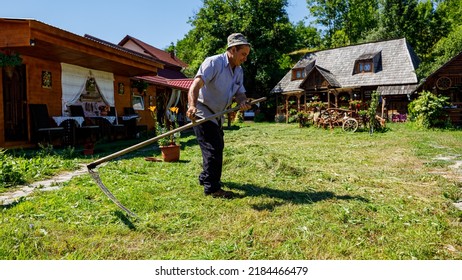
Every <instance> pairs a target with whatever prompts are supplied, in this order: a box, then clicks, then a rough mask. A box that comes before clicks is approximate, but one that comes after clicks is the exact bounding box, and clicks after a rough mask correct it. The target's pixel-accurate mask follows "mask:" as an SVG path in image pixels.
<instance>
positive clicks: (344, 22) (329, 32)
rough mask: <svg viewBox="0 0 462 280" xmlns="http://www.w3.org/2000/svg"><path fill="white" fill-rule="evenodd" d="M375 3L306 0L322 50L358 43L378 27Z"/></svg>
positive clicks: (343, 0) (357, 0)
mask: <svg viewBox="0 0 462 280" xmlns="http://www.w3.org/2000/svg"><path fill="white" fill-rule="evenodd" d="M377 1H378V0H306V2H307V5H308V7H309V10H310V13H311V15H312V16H313V17H315V20H314V23H315V24H317V25H320V26H322V27H323V30H324V41H325V42H324V43H325V45H326V47H329V48H330V47H338V46H345V45H349V44H354V43H358V42H360V41H361V40H362V38H363V36H364V34H366V33H367V32H369V31H370V30H372V29H374V28H376V26H377V25H378V22H377V18H378V2H377Z"/></svg>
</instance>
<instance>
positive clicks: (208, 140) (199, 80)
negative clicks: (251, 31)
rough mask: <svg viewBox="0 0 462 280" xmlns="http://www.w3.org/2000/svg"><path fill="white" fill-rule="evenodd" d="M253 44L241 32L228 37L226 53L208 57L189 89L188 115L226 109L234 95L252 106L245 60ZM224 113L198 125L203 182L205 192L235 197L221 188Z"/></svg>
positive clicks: (194, 115)
mask: <svg viewBox="0 0 462 280" xmlns="http://www.w3.org/2000/svg"><path fill="white" fill-rule="evenodd" d="M249 53H250V44H249V43H248V42H247V39H246V38H245V37H244V35H242V34H241V33H233V34H231V35H230V36H229V37H228V47H227V50H226V52H225V53H223V54H218V55H214V56H211V57H208V58H206V59H205V60H204V62H202V64H201V66H200V68H199V70H198V71H197V74H196V76H195V78H194V81H193V83H192V85H191V87H190V88H189V93H188V105H189V108H188V111H187V112H186V115H187V117H188V118H190V119H192V120H193V121H194V119H195V117H196V116H198V117H207V116H210V115H213V114H215V113H219V112H221V111H223V110H225V109H226V108H227V107H228V106H229V105H231V103H232V102H233V99H235V100H236V102H237V103H238V104H239V106H240V110H242V111H245V110H248V109H250V106H249V105H248V104H247V103H246V101H247V97H246V95H245V88H244V72H243V70H242V67H241V64H242V63H244V62H245V61H246V60H247V57H248V55H249ZM222 121H223V120H222V117H220V118H218V119H214V120H211V121H207V122H204V123H202V124H200V125H198V126H195V127H194V133H195V134H196V138H197V141H198V142H199V146H200V148H201V151H202V161H203V170H202V172H201V174H200V175H199V183H200V184H201V185H203V186H204V194H206V195H211V196H212V197H220V198H228V199H229V198H232V197H233V195H234V193H233V192H231V191H224V190H223V189H222V188H221V174H222V168H223V148H224V139H223V130H222Z"/></svg>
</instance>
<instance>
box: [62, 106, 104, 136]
mask: <svg viewBox="0 0 462 280" xmlns="http://www.w3.org/2000/svg"><path fill="white" fill-rule="evenodd" d="M68 108H69V112H70V113H71V116H72V117H83V118H84V119H85V121H84V123H83V125H82V126H81V127H77V128H76V135H77V142H78V143H79V144H87V143H90V142H91V143H94V142H96V141H97V140H98V138H99V137H100V135H99V133H100V129H99V126H98V125H95V124H94V122H93V121H92V120H91V119H90V118H87V117H85V113H84V111H83V107H82V105H69V106H68Z"/></svg>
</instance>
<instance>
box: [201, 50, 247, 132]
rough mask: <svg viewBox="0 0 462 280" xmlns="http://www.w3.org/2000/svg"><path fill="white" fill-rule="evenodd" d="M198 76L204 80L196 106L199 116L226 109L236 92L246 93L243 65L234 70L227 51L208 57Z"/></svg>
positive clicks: (206, 115)
mask: <svg viewBox="0 0 462 280" xmlns="http://www.w3.org/2000/svg"><path fill="white" fill-rule="evenodd" d="M197 77H201V78H202V80H203V81H204V86H203V87H202V88H201V89H200V90H199V97H198V101H199V102H198V103H197V106H196V107H197V115H198V116H199V117H208V116H210V115H213V114H215V113H219V112H222V111H224V110H225V109H226V108H227V107H228V106H229V105H231V103H232V100H233V97H234V96H235V95H236V94H238V93H245V88H244V71H243V70H242V67H241V66H237V67H235V68H234V71H233V70H232V68H231V65H230V64H229V61H228V56H227V55H226V53H224V54H218V55H214V56H211V57H208V58H206V59H205V60H204V62H203V63H202V65H201V66H200V68H199V70H198V71H197V74H196V78H197ZM214 122H215V123H218V122H217V121H215V120H214Z"/></svg>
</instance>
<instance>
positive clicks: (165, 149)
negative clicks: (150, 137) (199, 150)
mask: <svg viewBox="0 0 462 280" xmlns="http://www.w3.org/2000/svg"><path fill="white" fill-rule="evenodd" d="M160 151H161V153H162V158H163V159H164V161H165V162H175V161H179V160H180V146H179V145H170V146H161V147H160Z"/></svg>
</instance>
